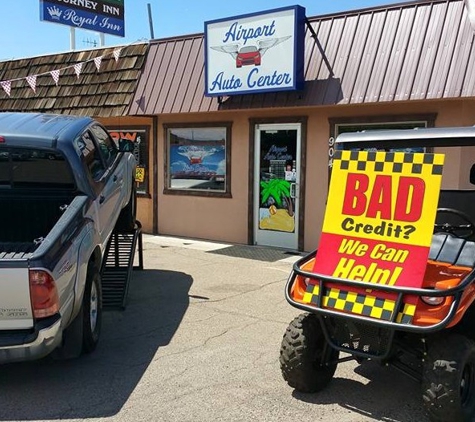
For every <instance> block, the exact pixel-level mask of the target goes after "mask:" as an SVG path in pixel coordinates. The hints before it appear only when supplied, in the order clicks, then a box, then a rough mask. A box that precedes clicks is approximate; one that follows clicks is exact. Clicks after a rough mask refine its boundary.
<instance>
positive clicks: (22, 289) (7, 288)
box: [0, 266, 33, 330]
mask: <svg viewBox="0 0 475 422" xmlns="http://www.w3.org/2000/svg"><path fill="white" fill-rule="evenodd" d="M31 327H33V313H32V309H31V299H30V285H29V280H28V268H27V267H26V266H17V267H15V268H4V267H3V266H2V267H0V330H20V329H27V328H31Z"/></svg>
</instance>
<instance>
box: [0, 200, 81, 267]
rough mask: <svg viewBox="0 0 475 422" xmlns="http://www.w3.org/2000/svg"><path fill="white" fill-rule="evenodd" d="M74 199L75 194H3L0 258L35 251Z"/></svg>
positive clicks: (0, 204)
mask: <svg viewBox="0 0 475 422" xmlns="http://www.w3.org/2000/svg"><path fill="white" fill-rule="evenodd" d="M71 201H72V195H71V194H62V195H53V196H52V195H43V196H41V197H39V196H36V195H28V196H26V195H18V193H17V195H15V196H13V195H8V194H3V195H2V196H0V221H1V223H2V230H1V232H0V259H21V258H27V257H28V256H29V255H30V254H32V253H33V252H34V251H35V250H36V249H37V248H38V246H39V245H40V244H41V240H42V239H43V238H45V237H46V236H47V234H48V233H49V232H50V231H51V229H52V228H53V226H54V225H55V224H56V222H57V221H58V220H59V218H60V217H61V215H62V213H63V212H64V209H65V208H66V206H67V205H68V204H69V203H70V202H71ZM62 209H63V210H62Z"/></svg>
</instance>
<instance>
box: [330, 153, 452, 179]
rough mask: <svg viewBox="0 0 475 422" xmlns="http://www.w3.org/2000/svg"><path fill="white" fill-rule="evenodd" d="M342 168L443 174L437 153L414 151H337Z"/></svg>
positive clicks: (335, 160)
mask: <svg viewBox="0 0 475 422" xmlns="http://www.w3.org/2000/svg"><path fill="white" fill-rule="evenodd" d="M338 162H339V163H340V164H339V168H340V169H341V170H347V171H353V172H354V171H374V172H376V173H404V174H416V175H422V174H426V175H433V176H442V169H443V165H442V163H439V162H437V156H436V155H435V154H417V153H412V152H384V151H349V150H338V151H336V152H335V156H334V164H333V166H334V167H335V166H337V165H338Z"/></svg>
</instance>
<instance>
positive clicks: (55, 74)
mask: <svg viewBox="0 0 475 422" xmlns="http://www.w3.org/2000/svg"><path fill="white" fill-rule="evenodd" d="M49 73H50V74H51V76H52V78H53V80H54V83H55V84H56V85H58V81H59V70H52V71H51V72H49Z"/></svg>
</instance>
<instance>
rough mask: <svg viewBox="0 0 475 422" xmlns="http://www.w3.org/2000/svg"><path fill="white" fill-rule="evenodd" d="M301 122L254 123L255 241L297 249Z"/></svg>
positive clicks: (261, 243) (256, 242) (257, 243)
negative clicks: (255, 124)
mask: <svg viewBox="0 0 475 422" xmlns="http://www.w3.org/2000/svg"><path fill="white" fill-rule="evenodd" d="M300 135H301V126H300V124H266V125H257V126H256V133H255V142H256V145H255V151H256V153H255V163H254V169H255V173H254V181H255V182H254V243H255V244H256V245H265V246H275V247H281V248H287V249H292V250H297V249H298V233H299V227H298V222H299V218H298V216H299V201H298V192H299V189H298V188H299V180H300V143H301V142H300V141H301V136H300Z"/></svg>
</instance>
